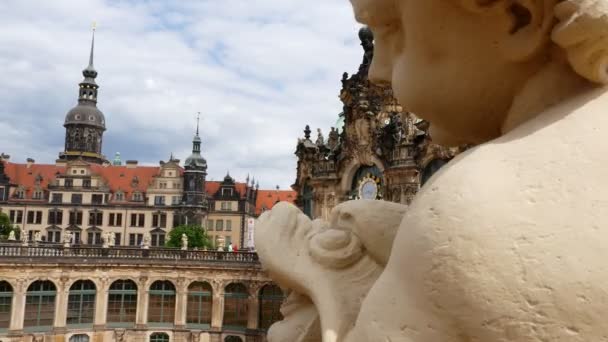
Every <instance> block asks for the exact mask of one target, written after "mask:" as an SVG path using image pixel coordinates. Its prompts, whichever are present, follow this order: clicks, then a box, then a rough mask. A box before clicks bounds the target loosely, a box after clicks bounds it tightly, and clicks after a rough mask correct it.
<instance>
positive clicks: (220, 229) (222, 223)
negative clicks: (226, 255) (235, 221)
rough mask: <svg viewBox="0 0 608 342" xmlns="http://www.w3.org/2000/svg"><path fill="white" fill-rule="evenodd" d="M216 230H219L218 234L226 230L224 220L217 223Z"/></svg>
mask: <svg viewBox="0 0 608 342" xmlns="http://www.w3.org/2000/svg"><path fill="white" fill-rule="evenodd" d="M215 230H217V231H218V232H220V231H222V230H224V220H217V221H215Z"/></svg>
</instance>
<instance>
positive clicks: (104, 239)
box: [101, 232, 110, 248]
mask: <svg viewBox="0 0 608 342" xmlns="http://www.w3.org/2000/svg"><path fill="white" fill-rule="evenodd" d="M108 247H110V237H109V236H108V232H103V233H101V248H108Z"/></svg>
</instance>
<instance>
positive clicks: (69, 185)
mask: <svg viewBox="0 0 608 342" xmlns="http://www.w3.org/2000/svg"><path fill="white" fill-rule="evenodd" d="M64 185H65V187H66V188H71V187H73V186H74V182H73V180H72V179H66V180H65V183H64Z"/></svg>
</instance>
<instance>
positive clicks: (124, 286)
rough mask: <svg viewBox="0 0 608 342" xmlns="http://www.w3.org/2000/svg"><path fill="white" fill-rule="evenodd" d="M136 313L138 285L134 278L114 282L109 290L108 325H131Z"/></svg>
mask: <svg viewBox="0 0 608 342" xmlns="http://www.w3.org/2000/svg"><path fill="white" fill-rule="evenodd" d="M136 314H137V285H136V284H135V283H134V282H133V281H132V280H117V281H115V282H113V283H112V285H111V286H110V290H109V291H108V316H107V322H108V325H111V326H131V325H132V324H133V323H135V315H136Z"/></svg>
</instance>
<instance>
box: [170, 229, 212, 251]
mask: <svg viewBox="0 0 608 342" xmlns="http://www.w3.org/2000/svg"><path fill="white" fill-rule="evenodd" d="M182 234H186V236H187V237H188V248H194V247H197V248H205V247H206V248H211V247H213V245H212V243H211V239H210V238H209V236H208V235H207V231H205V229H204V228H203V227H201V226H198V225H182V226H177V227H175V228H173V229H172V230H171V231H170V232H169V238H168V239H167V242H166V243H165V246H167V247H175V248H179V247H181V246H182Z"/></svg>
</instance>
